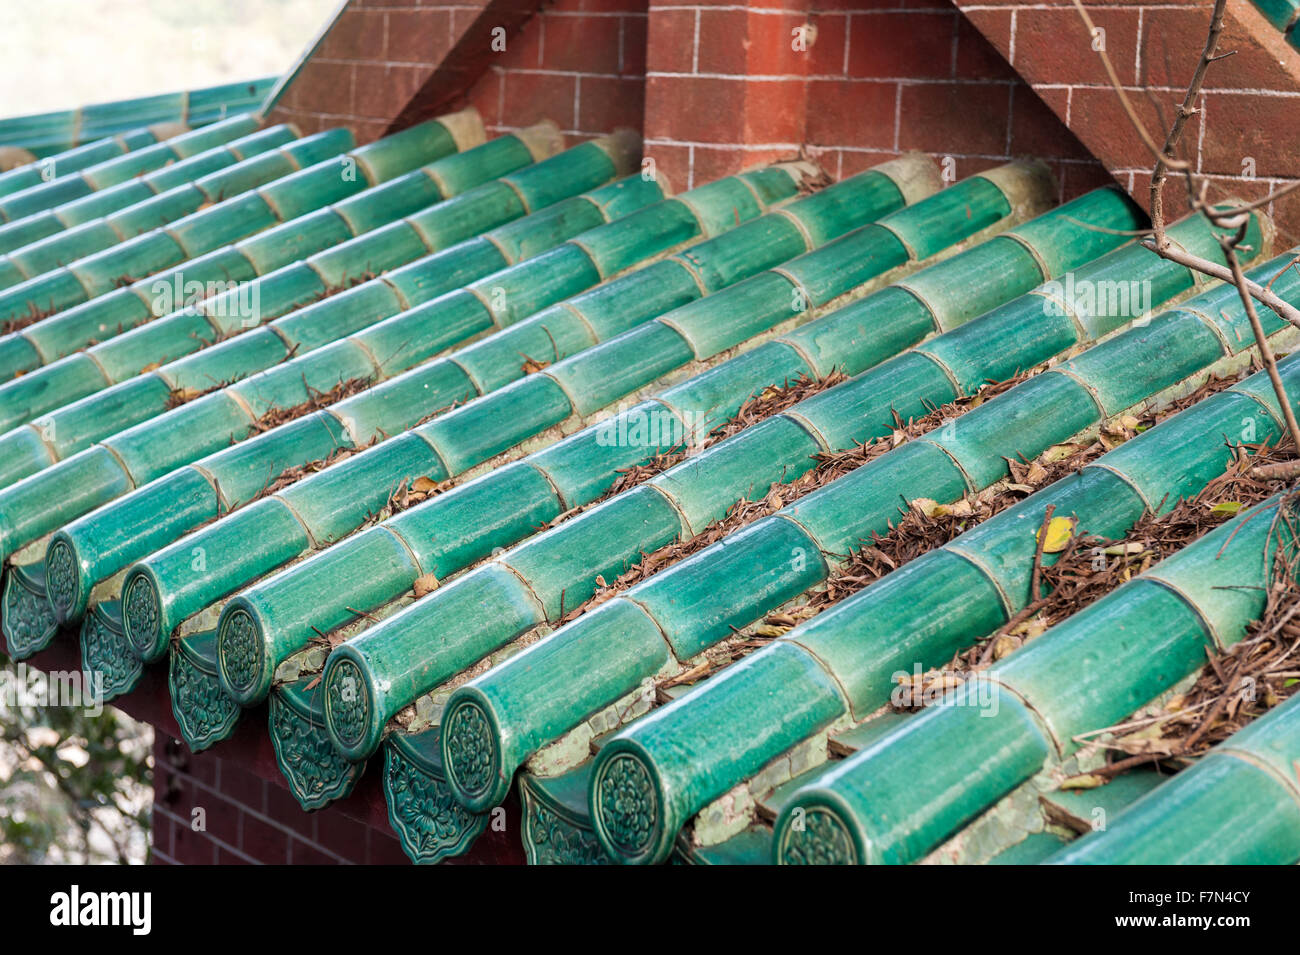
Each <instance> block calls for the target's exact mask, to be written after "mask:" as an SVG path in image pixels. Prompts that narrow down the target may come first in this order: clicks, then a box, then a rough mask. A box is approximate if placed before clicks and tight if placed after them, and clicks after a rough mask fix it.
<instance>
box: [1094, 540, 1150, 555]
mask: <svg viewBox="0 0 1300 955" xmlns="http://www.w3.org/2000/svg"><path fill="white" fill-rule="evenodd" d="M1146 549H1147V545H1146V544H1143V543H1142V542H1141V541H1125V542H1124V543H1122V544H1112V545H1111V546H1110V547H1107V548H1106V549H1105V550H1104V551H1103V553H1105V554H1109V555H1110V556H1111V557H1118V556H1119V555H1121V554H1140V553H1142V552H1143V551H1145V550H1146Z"/></svg>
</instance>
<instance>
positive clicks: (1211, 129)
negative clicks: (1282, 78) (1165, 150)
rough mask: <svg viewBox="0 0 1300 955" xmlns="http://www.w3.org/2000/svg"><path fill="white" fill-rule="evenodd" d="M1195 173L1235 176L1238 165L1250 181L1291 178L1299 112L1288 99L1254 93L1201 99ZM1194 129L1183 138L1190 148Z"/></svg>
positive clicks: (1298, 137)
mask: <svg viewBox="0 0 1300 955" xmlns="http://www.w3.org/2000/svg"><path fill="white" fill-rule="evenodd" d="M1204 103H1205V107H1204V109H1205V113H1204V116H1203V121H1204V124H1205V139H1204V143H1203V146H1202V149H1201V171H1202V172H1212V173H1222V174H1225V175H1230V176H1240V175H1241V174H1242V170H1243V162H1244V160H1245V159H1246V158H1247V157H1249V158H1251V159H1253V160H1254V163H1255V175H1256V176H1294V175H1295V172H1296V164H1295V148H1296V144H1297V143H1300V109H1298V108H1297V101H1296V100H1295V99H1293V98H1283V97H1278V96H1267V95H1263V94H1260V93H1206V94H1205V96H1204ZM1193 125H1194V124H1191V123H1189V124H1188V126H1189V129H1188V134H1187V135H1188V138H1189V140H1190V141H1191V142H1192V143H1195V142H1196V138H1195V135H1194V130H1193V129H1192V128H1191V127H1192V126H1193Z"/></svg>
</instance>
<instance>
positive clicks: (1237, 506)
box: [1210, 501, 1245, 515]
mask: <svg viewBox="0 0 1300 955" xmlns="http://www.w3.org/2000/svg"><path fill="white" fill-rule="evenodd" d="M1244 506H1245V505H1243V504H1242V503H1241V501H1222V502H1220V503H1218V504H1215V505H1214V507H1212V508H1210V513H1211V514H1228V515H1232V514H1236V513H1237V512H1238V511H1240V510H1241V509H1242V507H1244Z"/></svg>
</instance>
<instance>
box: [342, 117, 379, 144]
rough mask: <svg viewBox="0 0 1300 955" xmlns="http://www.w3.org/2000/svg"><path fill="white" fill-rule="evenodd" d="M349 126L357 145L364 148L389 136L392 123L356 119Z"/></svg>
mask: <svg viewBox="0 0 1300 955" xmlns="http://www.w3.org/2000/svg"><path fill="white" fill-rule="evenodd" d="M330 125H334V124H333V123H331V124H330ZM347 125H348V128H349V129H351V130H352V134H353V135H354V136H355V137H356V140H357V145H358V146H364V145H365V144H366V143H373V142H374V141H375V140H376V139H382V138H383V137H384V136H387V135H388V127H389V125H390V123H389V121H388V120H386V119H354V120H352V121H351V122H349V123H348V124H347Z"/></svg>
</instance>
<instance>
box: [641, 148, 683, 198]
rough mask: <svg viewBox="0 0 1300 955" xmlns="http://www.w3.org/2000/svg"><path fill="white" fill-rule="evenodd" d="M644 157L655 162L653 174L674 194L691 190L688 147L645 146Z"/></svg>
mask: <svg viewBox="0 0 1300 955" xmlns="http://www.w3.org/2000/svg"><path fill="white" fill-rule="evenodd" d="M645 155H646V156H648V157H650V158H651V159H653V160H654V161H655V172H656V174H657V175H658V176H659V178H660V179H661V180H662V181H663V182H664V183H666V184H667V186H668V188H669V189H670V190H671V191H672V192H674V193H677V192H685V191H686V190H687V189H689V188H691V148H690V147H689V146H669V145H651V146H646V148H645Z"/></svg>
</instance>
